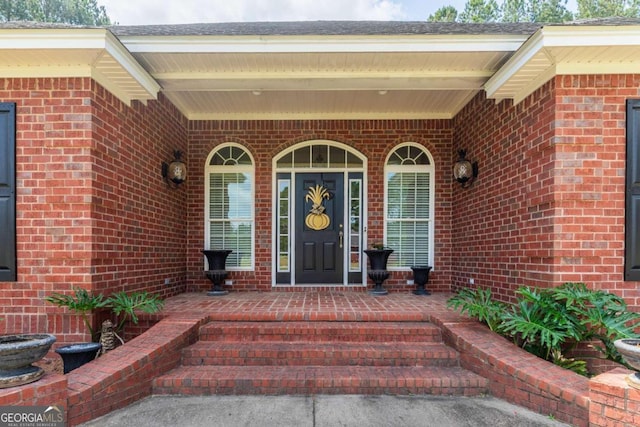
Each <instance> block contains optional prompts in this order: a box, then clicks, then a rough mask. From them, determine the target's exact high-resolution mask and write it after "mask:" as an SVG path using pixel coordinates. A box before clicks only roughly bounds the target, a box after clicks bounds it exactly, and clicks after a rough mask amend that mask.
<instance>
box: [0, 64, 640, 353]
mask: <svg viewBox="0 0 640 427" xmlns="http://www.w3.org/2000/svg"><path fill="white" fill-rule="evenodd" d="M1 83H2V84H1V85H0V99H2V100H3V101H13V102H16V103H17V107H18V108H17V174H18V176H17V184H18V194H17V208H18V209H17V211H18V219H17V221H18V235H17V242H18V282H16V283H8V284H3V286H2V288H1V289H0V301H2V304H1V305H0V307H1V308H0V310H2V313H1V316H2V317H4V322H2V323H1V324H0V328H1V330H2V331H3V332H36V331H38V332H42V331H46V332H51V333H55V334H57V335H58V336H59V337H60V338H59V342H71V341H78V340H84V339H86V333H85V330H84V327H83V325H82V324H81V322H80V320H79V319H78V318H76V317H75V316H69V315H67V314H63V313H64V312H63V311H62V310H59V309H57V308H56V307H52V306H50V305H47V304H45V302H44V301H43V297H45V296H46V295H48V294H50V293H51V292H54V291H58V292H62V291H71V290H72V289H73V288H74V287H84V288H86V289H91V290H95V291H99V292H104V293H105V294H109V293H111V292H112V291H118V290H128V291H134V290H149V291H152V292H158V293H160V294H161V295H163V296H168V295H174V294H177V293H180V292H183V291H184V290H205V289H208V288H209V286H210V283H209V282H208V280H207V279H206V278H205V277H204V275H203V272H202V269H203V257H202V255H201V253H200V250H201V249H202V248H203V246H204V239H203V235H204V208H203V206H204V176H203V174H204V163H205V161H206V158H207V156H208V154H209V153H210V152H211V151H212V150H213V149H215V148H216V147H217V146H218V145H220V144H222V143H225V142H231V141H232V142H235V143H238V144H241V145H242V146H244V147H246V148H247V150H248V151H249V152H251V154H252V156H253V158H254V160H255V172H256V188H255V194H256V218H257V223H256V226H257V230H258V232H257V233H256V242H255V245H256V269H255V271H252V272H233V273H232V274H231V279H232V280H233V281H234V289H235V290H238V291H247V290H260V291H268V290H270V289H271V274H272V272H271V266H272V261H271V248H272V241H271V235H272V234H271V233H272V229H271V227H272V226H271V221H272V215H271V212H272V210H273V204H272V200H271V197H272V186H273V182H272V180H273V170H272V159H273V158H274V156H276V155H277V154H278V153H280V152H282V151H283V150H285V149H287V148H289V147H292V146H293V145H295V144H297V143H300V142H304V141H309V140H315V139H326V140H332V141H337V142H339V143H342V144H345V145H347V146H350V147H353V148H354V149H356V150H358V151H360V152H361V153H363V154H364V155H365V156H366V157H367V159H368V170H367V179H368V188H367V191H368V200H367V208H368V214H369V216H368V220H369V221H368V228H369V233H368V235H369V240H370V241H372V240H380V239H381V238H382V229H383V223H382V219H383V212H382V208H383V200H384V199H383V191H382V190H383V188H384V184H383V174H382V170H383V168H384V161H385V159H386V156H387V155H388V154H389V152H390V151H391V150H393V149H394V147H396V146H397V145H398V144H401V143H404V142H415V143H418V144H421V145H422V146H424V147H425V148H426V149H427V150H428V151H429V152H430V153H431V155H432V156H433V158H434V159H435V174H436V213H435V224H436V230H435V231H436V239H435V254H436V256H435V263H434V264H435V265H434V267H435V268H434V274H433V275H432V277H431V282H430V287H431V288H432V289H434V290H437V291H448V290H450V289H451V284H453V289H455V288H459V287H461V286H467V285H468V283H469V279H472V278H473V279H474V280H475V283H476V285H477V286H491V287H492V288H493V289H494V291H495V292H496V294H497V295H498V296H499V297H500V298H501V299H503V300H506V301H509V300H512V299H513V295H514V291H515V290H516V289H517V288H518V287H519V286H523V285H531V286H555V285H558V284H561V283H563V282H566V281H583V282H586V283H587V284H589V285H591V286H594V287H597V288H601V289H606V290H611V291H614V292H616V293H619V294H621V295H622V296H623V297H625V298H626V299H627V301H628V303H629V304H630V305H631V306H632V307H636V308H637V307H638V306H639V305H640V295H639V291H638V290H637V285H638V284H637V283H635V282H624V281H623V280H622V273H623V250H624V171H625V129H624V126H625V100H626V99H627V98H632V97H638V96H640V93H639V92H640V90H639V89H638V87H639V86H640V76H638V75H635V76H615V75H613V76H612V75H608V76H580V77H556V78H554V79H552V80H550V81H549V82H547V83H546V84H544V85H543V86H542V87H540V88H539V89H537V90H536V91H535V92H534V93H533V94H531V95H530V96H529V97H527V98H526V99H525V100H524V101H522V102H521V103H519V104H517V105H515V106H514V105H512V103H511V102H510V101H503V102H500V103H495V101H493V100H486V99H484V96H483V95H482V94H480V95H478V96H477V97H476V98H475V99H474V100H472V101H471V102H470V103H469V104H468V105H467V106H466V107H464V108H463V110H462V111H461V112H460V113H459V114H458V115H457V116H456V118H455V119H453V120H426V121H421V120H338V121H333V120H332V121H313V120H309V121H192V122H189V121H188V120H186V119H185V118H184V116H182V115H181V114H180V113H179V112H178V110H177V109H176V108H175V107H174V106H173V105H172V104H171V103H170V102H169V101H168V100H167V99H166V98H164V96H162V95H160V98H159V99H158V100H157V101H150V102H148V103H147V104H146V105H145V104H143V103H140V102H136V101H134V102H133V104H132V105H131V106H128V105H126V104H123V103H122V102H121V101H119V100H118V99H117V98H116V97H115V96H113V95H112V94H110V93H109V92H107V91H106V90H104V89H103V88H102V87H101V86H100V85H98V84H97V83H95V82H93V81H92V80H91V79H87V78H68V79H65V78H54V79H47V78H38V79H4V80H2V81H1ZM460 148H463V149H466V150H467V153H468V157H469V158H470V159H471V160H477V161H478V162H479V165H480V176H479V177H478V179H477V181H476V182H475V183H474V185H473V186H472V187H471V188H468V189H462V188H460V186H459V185H458V184H457V183H455V182H454V181H453V179H452V176H451V175H452V173H451V169H452V165H453V163H454V162H455V160H456V158H457V154H456V152H457V150H458V149H460ZM175 149H180V150H182V151H184V152H185V153H186V154H187V155H186V162H187V165H188V167H189V178H188V181H187V183H185V184H183V185H182V186H181V187H180V188H172V187H170V186H168V185H167V183H166V182H164V181H163V180H162V179H161V176H160V164H161V162H162V161H169V160H171V159H172V156H173V150H175ZM410 275H411V273H410V272H394V273H393V274H392V277H391V278H390V279H389V280H388V282H387V283H386V284H385V286H387V284H388V288H389V289H390V290H392V291H406V290H407V286H406V284H405V283H406V280H407V279H408V278H410ZM165 279H169V281H170V284H169V285H165V284H164V282H165Z"/></svg>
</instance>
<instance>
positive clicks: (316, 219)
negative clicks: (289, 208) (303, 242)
mask: <svg viewBox="0 0 640 427" xmlns="http://www.w3.org/2000/svg"><path fill="white" fill-rule="evenodd" d="M329 197H330V196H329V192H328V191H327V189H326V188H324V187H323V186H321V185H316V186H315V187H309V192H308V193H307V195H306V196H305V197H304V199H305V201H309V200H311V202H312V203H313V205H312V206H311V210H310V211H309V214H308V215H307V218H306V219H305V224H306V225H307V227H309V228H310V229H312V230H324V229H325V228H327V227H328V226H329V224H331V219H330V218H329V215H327V214H326V213H324V211H325V207H324V206H322V199H328V198H329Z"/></svg>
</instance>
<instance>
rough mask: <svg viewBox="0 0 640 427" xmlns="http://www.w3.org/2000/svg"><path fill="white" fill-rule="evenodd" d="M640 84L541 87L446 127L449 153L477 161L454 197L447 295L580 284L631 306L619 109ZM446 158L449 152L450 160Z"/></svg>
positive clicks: (633, 79)
mask: <svg viewBox="0 0 640 427" xmlns="http://www.w3.org/2000/svg"><path fill="white" fill-rule="evenodd" d="M639 86H640V76H573V77H557V78H555V79H552V80H550V81H549V82H547V83H546V84H545V85H543V86H542V87H541V88H539V89H538V90H536V91H535V92H534V93H533V94H531V95H530V96H529V97H527V98H526V99H525V100H523V101H522V102H521V103H519V104H517V105H515V106H513V105H512V103H511V102H510V101H503V102H501V103H498V104H496V103H495V102H494V101H493V100H485V99H484V98H483V96H482V95H479V96H478V97H476V99H474V100H473V101H472V102H471V103H470V104H469V105H467V106H466V107H465V108H464V109H463V110H462V112H461V113H460V114H458V116H456V118H455V120H454V128H455V135H454V150H455V149H458V148H466V149H467V151H468V157H470V158H471V159H472V160H478V162H479V166H480V176H479V178H478V180H477V182H476V183H475V184H474V185H473V187H471V188H470V189H466V190H465V189H460V188H455V186H454V192H453V209H452V212H453V219H452V221H453V224H454V225H453V229H454V242H453V253H454V254H456V256H455V257H454V261H453V268H454V273H453V277H454V287H456V288H457V287H460V286H468V281H469V279H470V278H474V279H475V281H476V286H490V287H491V288H492V289H493V290H494V292H495V293H496V294H497V295H498V296H499V297H500V298H501V299H503V300H506V301H509V300H513V292H514V290H515V289H517V288H518V287H520V286H525V285H527V286H543V287H544V286H557V285H559V284H562V283H564V282H568V281H573V282H585V283H587V284H588V285H590V286H592V287H595V288H598V289H606V290H611V291H614V292H616V293H618V294H620V295H622V296H623V297H625V298H626V300H627V302H628V303H629V304H630V305H631V306H634V307H639V306H640V298H638V297H639V296H640V294H639V291H638V290H637V288H638V283H637V282H624V281H623V263H624V260H623V256H624V173H625V100H626V99H627V98H631V97H638V96H639V95H640V90H639V89H638V87H639ZM454 155H455V153H452V154H451V156H452V158H453V157H454Z"/></svg>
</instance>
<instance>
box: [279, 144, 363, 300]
mask: <svg viewBox="0 0 640 427" xmlns="http://www.w3.org/2000/svg"><path fill="white" fill-rule="evenodd" d="M312 145H328V146H332V147H338V148H340V149H342V150H344V151H347V152H349V153H351V154H353V155H355V156H356V157H357V158H358V159H360V160H361V161H362V167H351V168H350V167H345V168H329V167H327V168H319V167H304V168H300V167H298V168H296V167H291V168H278V167H277V166H276V165H277V162H278V160H280V159H281V158H282V157H284V156H285V155H287V154H288V153H290V152H292V151H294V150H296V149H299V148H302V147H305V146H312ZM271 169H272V195H271V200H272V203H273V206H274V209H272V214H271V224H272V226H271V231H272V235H271V242H272V245H271V261H272V262H271V286H272V287H273V288H291V287H294V286H295V287H297V288H305V287H306V288H316V287H338V286H350V287H354V286H363V287H366V286H367V275H366V259H365V258H364V255H363V254H361V265H362V283H359V284H353V283H351V284H349V280H348V279H349V258H348V257H349V251H348V250H345V251H344V253H343V257H342V258H343V271H342V276H343V277H342V283H336V284H327V283H319V284H308V283H305V284H298V285H296V278H295V243H296V242H295V237H296V236H295V232H294V229H293V228H290V229H289V230H290V236H289V253H290V254H291V259H290V260H289V263H290V265H291V266H292V268H291V280H290V283H287V284H283V283H276V274H277V271H278V270H277V269H278V265H277V264H278V233H277V230H278V224H277V218H278V208H279V207H278V204H277V202H278V178H277V174H278V173H290V174H291V178H290V183H291V184H290V185H291V187H290V197H291V205H290V206H289V211H290V212H289V218H290V221H291V222H292V223H295V221H296V220H297V219H296V218H295V205H294V204H295V197H292V196H291V195H294V194H295V191H296V188H295V175H296V173H343V174H344V180H343V197H344V198H345V200H344V206H345V208H344V212H343V216H344V218H343V224H348V211H349V209H348V206H349V205H348V200H347V194H348V187H347V186H348V185H349V173H350V172H358V173H361V174H362V202H361V209H362V244H361V246H362V247H361V250H363V249H365V248H364V245H365V244H366V242H367V203H366V200H367V158H366V156H365V155H364V154H362V153H361V152H360V151H358V150H356V149H355V148H353V147H351V146H349V145H346V144H343V143H341V142H338V141H333V140H327V139H312V140H307V141H303V142H300V143H297V144H294V145H292V146H290V147H287V149H285V150H283V151H281V152H279V153H278V154H277V155H275V156H274V157H273V160H272V168H271ZM345 228H346V227H345Z"/></svg>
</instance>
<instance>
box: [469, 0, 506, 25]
mask: <svg viewBox="0 0 640 427" xmlns="http://www.w3.org/2000/svg"><path fill="white" fill-rule="evenodd" d="M499 20H500V7H499V6H498V3H496V0H469V1H467V3H466V4H465V5H464V10H463V11H462V13H461V14H460V22H498V21H499Z"/></svg>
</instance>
